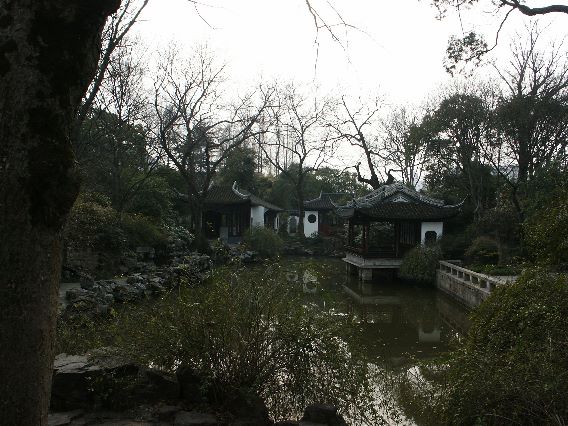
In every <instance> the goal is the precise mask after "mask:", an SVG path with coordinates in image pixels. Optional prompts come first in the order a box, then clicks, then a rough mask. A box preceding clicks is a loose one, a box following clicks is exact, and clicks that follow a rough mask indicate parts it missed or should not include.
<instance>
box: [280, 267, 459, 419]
mask: <svg viewBox="0 0 568 426" xmlns="http://www.w3.org/2000/svg"><path fill="white" fill-rule="evenodd" d="M283 268H284V269H285V271H286V272H287V276H288V280H289V281H290V282H296V283H298V285H301V286H302V289H303V292H304V300H305V302H306V303H312V304H316V305H317V306H319V307H320V308H321V309H322V310H330V311H331V312H333V313H334V314H336V315H341V316H343V315H349V316H350V317H351V318H353V320H354V322H355V323H356V324H357V326H356V329H355V330H356V331H355V332H356V334H357V335H356V336H353V338H354V339H356V341H357V343H358V345H359V347H360V348H362V350H363V351H364V353H365V354H366V355H367V356H368V358H369V361H370V362H371V363H372V364H374V365H375V366H377V367H378V368H384V369H389V370H398V371H406V370H409V369H412V368H413V366H415V365H417V364H418V363H419V362H420V361H423V360H428V359H432V358H435V357H437V356H440V355H442V354H443V353H444V352H447V351H448V350H449V349H450V346H451V345H450V344H451V342H452V341H455V340H456V339H460V338H461V337H462V336H463V335H464V334H465V333H466V332H467V329H468V328H469V320H468V315H469V311H468V310H467V309H466V308H465V307H463V306H462V305H460V304H458V303H457V302H455V301H454V300H453V299H451V298H449V297H448V296H447V295H445V294H444V293H442V292H441V291H439V290H437V289H436V288H435V287H433V286H425V285H417V284H415V283H410V282H405V281H402V280H399V279H398V278H397V277H396V274H393V273H392V271H391V273H385V274H384V276H383V277H380V278H376V279H375V280H374V281H373V282H361V281H359V280H358V278H357V276H351V275H348V274H347V273H346V271H345V264H344V263H343V262H342V261H341V260H339V259H315V260H309V261H306V260H305V259H303V260H302V259H289V258H288V259H285V260H283ZM392 424H399V423H398V422H393V423H392ZM400 424H413V423H412V422H402V423H400Z"/></svg>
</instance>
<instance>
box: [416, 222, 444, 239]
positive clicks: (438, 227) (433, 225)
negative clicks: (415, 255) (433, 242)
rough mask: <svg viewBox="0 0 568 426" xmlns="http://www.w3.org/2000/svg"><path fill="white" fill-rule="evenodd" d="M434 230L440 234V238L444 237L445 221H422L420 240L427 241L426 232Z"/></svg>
mask: <svg viewBox="0 0 568 426" xmlns="http://www.w3.org/2000/svg"><path fill="white" fill-rule="evenodd" d="M428 231H434V232H435V233H436V234H438V238H441V237H442V234H443V233H444V223H443V222H422V226H421V227H420V241H421V242H422V244H424V243H425V242H426V232H428Z"/></svg>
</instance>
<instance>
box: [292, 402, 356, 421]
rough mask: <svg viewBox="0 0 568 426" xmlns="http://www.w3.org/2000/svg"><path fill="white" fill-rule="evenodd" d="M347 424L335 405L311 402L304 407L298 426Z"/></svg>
mask: <svg viewBox="0 0 568 426" xmlns="http://www.w3.org/2000/svg"><path fill="white" fill-rule="evenodd" d="M315 425H327V426H347V423H346V422H345V419H343V416H342V415H341V414H338V413H337V407H335V406H333V405H329V404H313V405H309V406H308V407H306V409H305V410H304V416H303V417H302V419H301V420H300V426H315Z"/></svg>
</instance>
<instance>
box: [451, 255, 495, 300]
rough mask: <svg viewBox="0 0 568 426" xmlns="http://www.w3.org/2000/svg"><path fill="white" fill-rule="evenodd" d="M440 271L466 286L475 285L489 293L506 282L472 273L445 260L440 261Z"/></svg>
mask: <svg viewBox="0 0 568 426" xmlns="http://www.w3.org/2000/svg"><path fill="white" fill-rule="evenodd" d="M440 271H442V272H445V273H447V274H450V275H452V276H453V277H454V279H456V280H459V281H462V282H463V283H464V284H468V285H473V286H475V287H477V288H478V289H479V290H481V291H485V292H487V293H491V292H492V291H493V290H494V289H495V288H496V287H497V286H499V285H502V284H504V281H502V280H500V279H498V278H495V277H491V276H489V275H485V274H481V273H479V272H475V271H471V270H469V269H465V268H462V267H461V266H458V265H454V264H453V263H450V262H447V261H444V260H441V261H440Z"/></svg>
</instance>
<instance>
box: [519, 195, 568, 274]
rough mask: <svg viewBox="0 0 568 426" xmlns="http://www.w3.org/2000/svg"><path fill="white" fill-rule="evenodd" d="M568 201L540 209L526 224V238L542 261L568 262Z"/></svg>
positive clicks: (529, 245) (553, 263)
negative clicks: (567, 224)
mask: <svg viewBox="0 0 568 426" xmlns="http://www.w3.org/2000/svg"><path fill="white" fill-rule="evenodd" d="M567 221H568V202H566V201H565V199H563V200H562V201H561V202H560V203H559V204H557V205H553V206H549V207H548V208H547V209H545V210H544V209H543V210H540V211H538V212H536V213H535V215H534V216H533V217H532V218H531V219H530V220H529V221H528V222H527V224H526V225H525V229H524V230H525V240H526V243H527V246H528V248H529V250H530V252H531V253H532V255H533V256H534V257H535V258H536V259H537V260H538V261H539V262H541V263H544V264H550V265H560V264H567V263H568V226H566V223H567Z"/></svg>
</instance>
